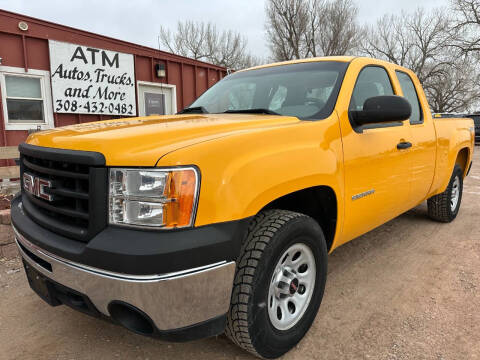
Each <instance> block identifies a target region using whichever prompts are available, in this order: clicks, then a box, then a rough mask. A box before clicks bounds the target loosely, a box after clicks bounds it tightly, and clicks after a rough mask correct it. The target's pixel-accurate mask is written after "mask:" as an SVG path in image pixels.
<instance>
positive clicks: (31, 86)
mask: <svg viewBox="0 0 480 360" xmlns="http://www.w3.org/2000/svg"><path fill="white" fill-rule="evenodd" d="M5 89H6V103H7V116H8V122H9V123H11V124H19V123H44V122H45V114H44V103H43V95H42V84H41V79H40V78H39V77H30V76H19V75H10V74H8V75H7V74H5Z"/></svg>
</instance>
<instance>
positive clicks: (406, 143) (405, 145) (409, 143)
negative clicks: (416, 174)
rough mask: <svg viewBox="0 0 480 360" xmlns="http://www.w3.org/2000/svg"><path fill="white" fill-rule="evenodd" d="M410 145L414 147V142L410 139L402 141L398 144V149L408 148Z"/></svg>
mask: <svg viewBox="0 0 480 360" xmlns="http://www.w3.org/2000/svg"><path fill="white" fill-rule="evenodd" d="M409 147H412V143H411V142H408V141H402V142H399V143H398V144H397V149H398V150H404V149H408V148H409Z"/></svg>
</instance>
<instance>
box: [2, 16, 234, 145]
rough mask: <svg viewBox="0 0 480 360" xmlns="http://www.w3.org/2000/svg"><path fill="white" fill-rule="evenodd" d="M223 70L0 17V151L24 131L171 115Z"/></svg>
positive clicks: (52, 25)
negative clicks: (100, 121) (134, 117)
mask: <svg viewBox="0 0 480 360" xmlns="http://www.w3.org/2000/svg"><path fill="white" fill-rule="evenodd" d="M225 74H226V70H225V68H222V67H219V66H215V65H211V64H207V63H204V62H201V61H196V60H192V59H188V58H185V57H182V56H178V55H174V54H170V53H167V52H163V51H159V50H156V49H152V48H148V47H145V46H141V45H136V44H132V43H129V42H125V41H121V40H117V39H113V38H109V37H106V36H101V35H97V34H93V33H90V32H87V31H82V30H78V29H73V28H70V27H67V26H63V25H58V24H55V23H52V22H48V21H43V20H39V19H35V18H32V17H28V16H24V15H19V14H15V13H11V12H8V11H3V10H0V99H1V101H0V146H9V145H10V146H11V145H17V144H19V143H20V142H22V141H24V140H25V138H26V137H27V133H28V131H29V130H38V129H48V128H52V127H57V126H64V125H70V124H76V123H83V122H90V121H97V120H106V119H109V118H116V117H128V116H142V115H151V114H172V113H175V112H177V111H178V110H180V109H182V108H183V107H185V106H187V105H189V104H190V103H191V102H193V101H194V100H195V99H196V98H197V97H198V96H199V95H200V94H202V93H203V92H204V91H205V90H206V89H207V88H209V87H210V86H212V85H213V84H214V83H216V82H217V81H219V80H220V79H221V78H222V77H223V76H225Z"/></svg>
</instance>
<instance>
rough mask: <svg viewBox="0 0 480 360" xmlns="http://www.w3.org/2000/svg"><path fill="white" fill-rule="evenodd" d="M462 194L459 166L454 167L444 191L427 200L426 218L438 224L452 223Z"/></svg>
mask: <svg viewBox="0 0 480 360" xmlns="http://www.w3.org/2000/svg"><path fill="white" fill-rule="evenodd" d="M462 193H463V171H462V168H461V167H460V166H458V165H455V167H454V168H453V173H452V177H451V178H450V182H449V183H448V186H447V188H446V189H445V191H444V192H443V193H441V194H438V195H435V196H432V197H431V198H430V199H428V201H427V206H428V216H430V218H432V219H433V220H436V221H440V222H451V221H453V220H454V219H455V218H456V217H457V214H458V211H459V210H460V204H461V202H462Z"/></svg>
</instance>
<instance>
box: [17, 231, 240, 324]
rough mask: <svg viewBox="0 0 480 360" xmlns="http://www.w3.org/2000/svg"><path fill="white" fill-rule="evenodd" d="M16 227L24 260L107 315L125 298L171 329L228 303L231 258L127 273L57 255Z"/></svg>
mask: <svg viewBox="0 0 480 360" xmlns="http://www.w3.org/2000/svg"><path fill="white" fill-rule="evenodd" d="M14 232H15V238H16V242H17V247H18V250H19V252H20V254H21V255H22V257H23V258H24V259H25V261H26V262H28V264H30V265H31V266H32V267H34V268H35V269H36V270H38V271H39V272H40V273H42V274H43V275H44V276H45V277H47V278H49V279H51V280H53V281H55V282H57V283H59V284H61V285H64V286H66V287H68V288H71V289H73V290H76V291H78V292H80V293H82V294H84V295H86V296H87V297H88V298H89V299H90V301H91V302H92V303H93V305H94V306H95V307H96V309H97V310H98V311H99V312H101V313H103V314H104V315H106V316H110V314H109V312H108V305H109V304H110V303H111V302H112V301H123V302H126V303H128V304H131V305H133V306H135V307H137V308H138V309H140V310H142V311H143V312H144V313H146V314H147V315H148V316H149V317H150V318H151V319H152V321H153V322H154V324H155V326H156V327H157V329H159V330H173V329H180V328H184V327H188V326H191V325H195V324H199V323H202V322H205V321H207V320H210V319H212V318H215V317H218V316H221V315H224V314H225V313H227V311H228V308H229V306H230V295H231V291H232V285H233V277H234V273H235V262H220V263H215V264H211V265H207V266H202V267H200V268H194V269H189V270H185V271H179V272H175V273H168V274H160V275H127V274H120V273H113V272H109V271H105V270H101V269H97V268H92V267H89V266H85V265H82V264H78V263H74V262H71V261H69V260H66V259H63V258H60V257H58V256H56V255H54V254H51V253H49V252H47V251H45V250H43V249H41V248H39V247H38V246H36V245H34V244H32V243H31V242H30V241H29V240H28V239H26V238H25V237H24V236H22V235H21V234H20V233H19V232H18V231H17V230H16V229H15V228H14ZM20 245H21V246H20ZM22 247H23V248H25V249H26V250H27V251H24V249H23V248H22ZM28 252H30V253H31V254H33V255H34V256H29V254H28ZM35 256H37V257H39V258H40V259H42V260H44V261H46V262H47V263H49V264H50V265H51V269H52V270H51V271H49V270H48V269H46V268H45V267H44V266H42V265H40V263H39V262H37V261H36V260H35Z"/></svg>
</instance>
